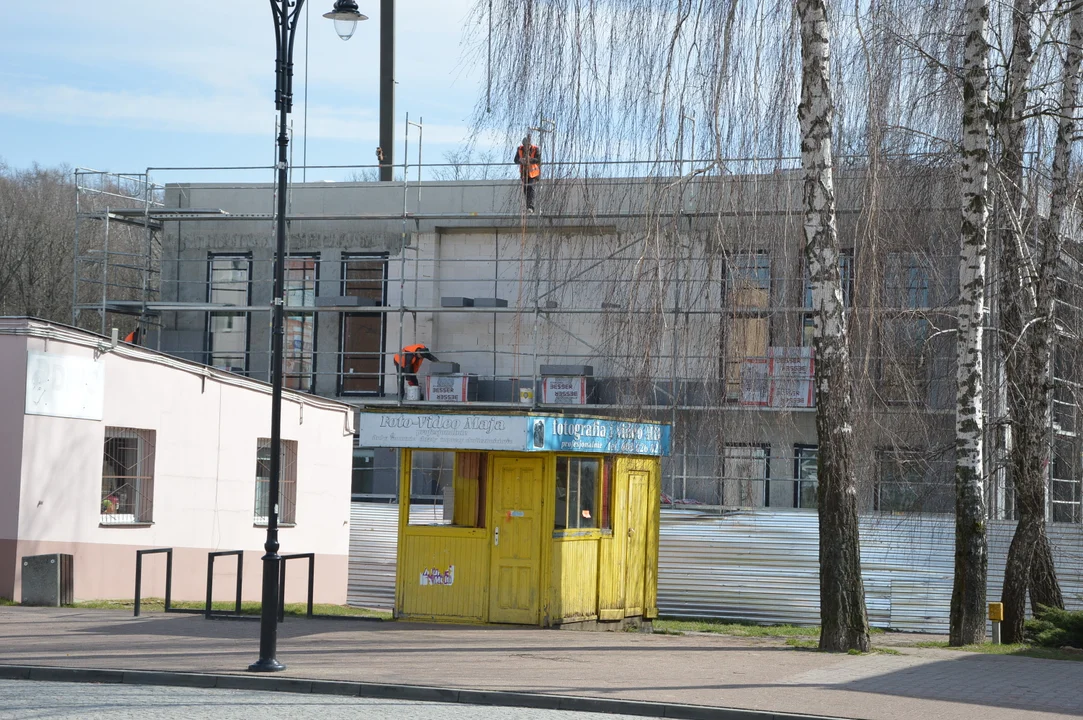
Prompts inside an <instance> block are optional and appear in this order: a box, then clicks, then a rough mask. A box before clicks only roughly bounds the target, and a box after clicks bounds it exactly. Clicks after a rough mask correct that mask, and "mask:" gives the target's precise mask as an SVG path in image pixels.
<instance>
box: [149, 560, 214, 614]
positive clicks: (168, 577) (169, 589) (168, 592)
mask: <svg viewBox="0 0 1083 720" xmlns="http://www.w3.org/2000/svg"><path fill="white" fill-rule="evenodd" d="M157 553H165V611H166V612H173V613H192V614H194V613H201V612H203V611H202V610H194V609H192V610H190V609H184V608H175V607H172V605H171V601H172V598H173V548H153V549H151V550H136V551H135V617H139V611H140V607H139V606H140V604H141V602H142V599H143V556H144V555H155V554H157Z"/></svg>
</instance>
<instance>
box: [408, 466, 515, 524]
mask: <svg viewBox="0 0 1083 720" xmlns="http://www.w3.org/2000/svg"><path fill="white" fill-rule="evenodd" d="M493 452H494V451H491V450H451V449H447V448H443V449H423V448H414V449H412V450H411V451H410V453H409V461H408V464H407V466H406V468H405V472H406V474H407V476H408V478H409V486H408V487H409V515H408V516H407V518H406V526H407V528H408V529H409V530H411V531H425V532H428V531H431V530H433V529H440V530H448V531H456V532H458V531H481V532H486V529H487V528H488V526H489V517H488V502H489V499H488V496H489V490H490V489H489V468H490V466H491V464H492V455H493ZM422 453H425V454H432V455H442V456H445V457H444V458H443V461H442V462H441V463H439V465H438V466H437V464H435V463H433V464H431V465H427V466H421V467H419V466H418V465H417V464H416V460H417V458H418V456H419V455H420V454H422ZM464 455H478V456H479V457H478V459H477V463H478V465H477V468H476V472H477V477H476V478H474V479H475V481H476V482H477V483H478V487H477V491H476V493H475V495H474V498H473V501H474V502H473V505H474V524H473V525H461V524H457V523H456V522H455V519H456V518H455V515H456V510H457V509H458V508H461V507H462V506H461V505H460V504H459V501H461V500H462V498H457V497H456V492H455V490H456V489H457V488H458V487H460V486H459V484H458V481H462V480H466V479H467V478H462V477H460V472H461V470H462V465H463V460H464V458H463V456H464ZM446 456H450V458H448V457H446ZM449 460H450V461H449ZM416 472H421V473H426V472H428V473H431V475H430V476H429V477H428V478H425V477H424V476H423V475H422V476H421V478H418V477H416V476H415V473H416ZM417 479H425V480H427V481H428V482H430V483H434V485H433V486H431V487H430V488H429V489H431V490H435V491H437V492H434V493H433V492H430V493H421V492H415V491H414V485H415V480H417ZM448 488H451V489H452V494H451V497H452V503H453V504H452V507H451V510H450V513H449V511H448V507H447V503H445V502H444V499H445V498H446V497H447V493H446V490H447V489H448ZM430 500H431V501H432V502H431V503H428V502H426V501H430ZM437 500H439V501H440V502H439V504H437V502H436V501H437ZM437 507H439V508H440V513H441V516H442V517H441V518H439V519H438V518H437V517H436V514H435V509H436V508H437ZM421 508H432V509H433V512H432V514H431V517H429V518H421V517H415V513H414V511H415V509H419V510H420V509H421ZM421 514H425V513H424V511H419V513H418V515H421Z"/></svg>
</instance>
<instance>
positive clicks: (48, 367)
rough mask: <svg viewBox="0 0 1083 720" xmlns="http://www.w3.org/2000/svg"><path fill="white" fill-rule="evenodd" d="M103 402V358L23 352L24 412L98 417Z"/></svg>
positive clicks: (68, 416)
mask: <svg viewBox="0 0 1083 720" xmlns="http://www.w3.org/2000/svg"><path fill="white" fill-rule="evenodd" d="M104 405H105V362H104V360H97V361H95V360H92V359H90V358H85V357H76V356H72V355H58V354H56V353H43V352H37V351H35V350H30V351H28V352H27V353H26V408H25V412H26V414H27V415H50V416H52V417H66V418H80V419H85V420H101V419H102V413H103V407H104Z"/></svg>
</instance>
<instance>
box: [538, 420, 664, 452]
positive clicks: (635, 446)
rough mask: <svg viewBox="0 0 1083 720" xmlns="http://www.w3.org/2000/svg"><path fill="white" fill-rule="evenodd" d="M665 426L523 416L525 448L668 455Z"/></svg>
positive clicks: (619, 421) (617, 421)
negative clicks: (525, 419)
mask: <svg viewBox="0 0 1083 720" xmlns="http://www.w3.org/2000/svg"><path fill="white" fill-rule="evenodd" d="M669 431H670V427H669V425H659V424H655V423H637V422H624V421H622V420H597V419H592V418H575V417H529V418H527V439H526V449H527V450H539V451H541V450H550V451H562V452H582V453H605V454H608V455H656V456H657V455H669Z"/></svg>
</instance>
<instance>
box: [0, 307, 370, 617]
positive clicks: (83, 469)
mask: <svg viewBox="0 0 1083 720" xmlns="http://www.w3.org/2000/svg"><path fill="white" fill-rule="evenodd" d="M6 322H8V323H10V322H12V321H11V320H8V321H6ZM23 322H26V321H23ZM31 325H32V326H36V327H37V328H38V329H39V330H41V329H42V328H45V329H48V328H50V327H51V326H48V325H46V324H43V323H33V321H31ZM3 329H4V328H3V326H0V363H2V366H3V367H5V368H6V369H8V372H7V373H5V377H2V378H0V402H2V404H0V493H2V495H0V573H4V574H2V575H0V595H10V596H12V597H14V598H15V599H18V597H19V595H20V592H21V571H20V570H21V568H20V567H19V564H18V563H17V562H16V563H15V567H14V568H13V570H14V572H13V573H12V572H11V569H12V568H10V567H9V566H10V565H11V563H12V562H14V560H15V559H17V558H19V557H22V556H24V555H37V554H43V553H54V552H67V553H71V554H72V555H74V556H75V567H74V580H75V586H74V595H75V597H76V599H100V598H131V597H132V596H133V594H134V576H135V550H136V549H139V548H151V547H172V548H174V557H173V597H174V598H175V599H178V600H202V599H203V598H204V597H205V592H206V562H207V552H209V551H214V550H243V551H245V562H244V578H243V595H244V598H245V599H247V600H258V599H259V596H260V587H261V586H260V578H261V572H262V568H261V563H260V558H261V557H262V555H263V542H264V540H265V537H266V528H265V527H263V526H257V525H255V524H254V502H255V479H256V448H257V439H258V438H267V437H270V406H271V396H270V387H269V386H268V385H266V384H264V383H257V382H254V381H250V380H247V379H245V378H239V377H236V376H232V375H228V374H225V373H221V372H218V371H215V370H212V369H209V368H205V367H204V366H201V365H196V364H193V363H187V362H184V361H181V360H177V359H175V358H170V357H166V356H163V355H159V354H157V353H153V352H149V351H146V350H141V349H137V348H131V347H129V346H123V345H122V346H120V347H119V348H118V349H116V350H114V351H111V352H107V353H104V354H101V355H100V357H98V359H97V360H95V362H101V363H104V375H105V400H104V408H103V419H102V420H101V421H96V420H85V419H75V418H63V417H53V416H43V415H30V414H24V413H23V409H24V400H25V368H26V357H27V352H30V351H36V352H48V353H50V354H53V353H55V354H62V355H74V356H79V357H84V358H88V359H91V360H94V355H95V349H94V347H86V346H85V342H86V339H89V340H91V342H92V343H97V342H103V339H102V338H99V337H98V336H95V335H90V334H87V333H78V331H74V330H70V329H66V328H59V330H60V331H61V332H60V335H61V336H62V338H63V339H44V338H41V337H29V338H28V337H22V336H13V335H10V334H4V332H3ZM54 329H56V328H54ZM41 332H46V330H41ZM19 368H22V373H21V376H20V372H19V371H18V369H19ZM351 425H352V422H351V411H350V409H349V407H348V406H346V405H343V404H340V403H336V402H333V401H329V400H327V399H325V398H317V397H315V396H304V395H301V394H298V393H287V394H286V398H285V401H284V402H283V414H282V437H283V439H286V440H295V441H297V504H296V526H295V527H283V528H281V529H280V532H279V542H280V543H281V549H280V552H281V553H300V552H314V553H316V588H315V595H316V597H315V599H316V602H326V603H337V604H343V603H345V602H346V584H347V575H348V554H349V512H350V476H351V463H352V445H353V438H352V427H351ZM107 426H110V427H124V428H137V429H144V430H154V431H155V433H156V437H155V461H154V492H153V506H154V507H153V524H152V525H148V526H125V525H102V524H101V522H100V521H101V519H102V518H101V514H100V504H101V475H102V454H103V444H104V438H105V428H106V427H107ZM9 429H10V430H11V432H10V433H9V432H8V430H9ZM13 436H14V438H13ZM6 446H10V447H6ZM5 450H9V451H13V452H5ZM11 456H15V457H21V463H19V467H17V468H15V469H14V470H13V469H12V467H11V466H12V463H11V462H8V458H9V457H11ZM13 472H14V473H15V474H16V475H15V477H17V481H16V480H13V479H12V473H13ZM12 507H17V513H18V514H17V519H15V520H14V522H13V517H12V515H13V513H12V511H11V508H12ZM13 527H17V531H16V532H12V528H13ZM13 544H14V545H15V547H14V548H12V545H13ZM12 549H14V553H12V552H11V550H12ZM5 557H6V558H7V563H8V566H5V564H4V562H5V559H4V558H5ZM5 567H8V568H9V569H5ZM235 567H236V565H235V560H234V559H233V558H219V559H217V560H216V562H215V593H214V594H215V599H222V600H225V599H231V598H232V593H233V591H234V586H235V580H236V570H235ZM164 568H165V558H164V556H160V555H159V556H148V557H147V558H145V559H144V570H143V590H142V593H143V596H144V597H161V596H163V595H164V593H165V579H164V576H165V570H164ZM6 578H11V579H10V580H6ZM287 580H288V583H287V588H286V599H287V601H289V602H294V601H301V600H303V599H304V597H305V589H306V581H307V567H306V563H305V562H304V561H302V560H294V561H291V562H290V564H289V572H288V573H287ZM5 582H7V583H8V586H9V587H10V588H11V592H10V593H7V592H5Z"/></svg>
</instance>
